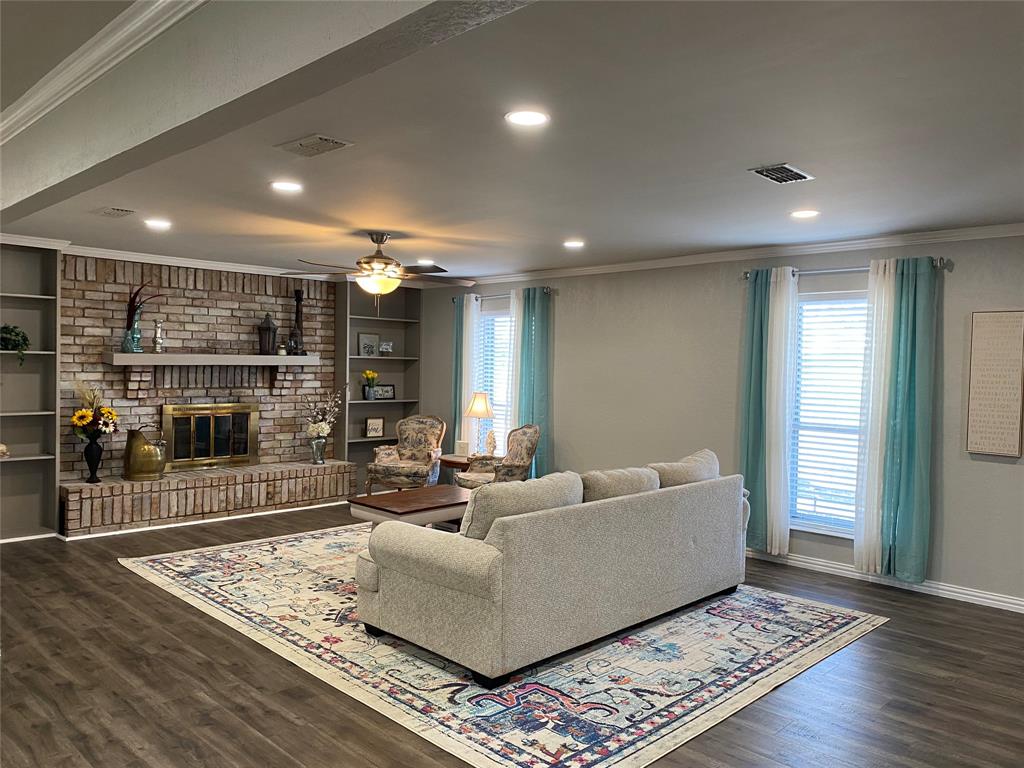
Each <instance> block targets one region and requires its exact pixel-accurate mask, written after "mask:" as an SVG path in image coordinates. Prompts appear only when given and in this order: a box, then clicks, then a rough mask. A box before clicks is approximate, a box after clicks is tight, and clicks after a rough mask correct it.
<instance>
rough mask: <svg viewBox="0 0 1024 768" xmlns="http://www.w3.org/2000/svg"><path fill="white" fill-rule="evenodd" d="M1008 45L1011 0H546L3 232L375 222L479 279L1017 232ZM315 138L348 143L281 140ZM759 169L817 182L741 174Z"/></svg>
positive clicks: (409, 247)
mask: <svg viewBox="0 0 1024 768" xmlns="http://www.w3.org/2000/svg"><path fill="white" fill-rule="evenodd" d="M5 5H6V3H5ZM1022 41H1024V4H1019V3H991V4H988V3H859V2H855V3H660V2H655V3H640V2H629V3H578V2H569V3H558V2H541V3H537V4H535V5H531V6H528V7H526V8H525V9H523V10H520V11H517V12H515V13H512V14H510V15H508V16H505V17H503V18H501V19H499V20H497V21H494V22H491V23H489V24H486V25H484V26H482V27H479V28H477V29H475V30H473V31H471V32H468V33H466V34H464V35H461V36H459V37H456V38H454V39H452V40H450V41H448V42H446V43H444V44H441V45H438V46H435V47H433V48H431V49H428V50H425V51H422V52H420V53H417V54H415V55H413V56H410V57H409V58H406V59H404V60H401V61H399V62H397V63H395V64H393V65H391V66H389V67H387V68H385V69H382V70H380V71H378V72H376V73H374V74H372V75H369V76H366V77H363V78H361V79H359V80H356V81H354V82H352V83H350V84H348V85H345V86H343V87H341V88H337V89H335V90H333V91H329V92H328V93H326V94H325V95H323V96H321V97H318V98H314V99H311V100H309V101H306V102H304V103H302V104H299V105H298V106H296V107H293V108H291V109H288V110H286V111H284V112H281V113H278V114H276V115H274V116H272V117H269V118H267V119H265V120H262V121H260V122H258V123H255V124H252V125H250V126H248V127H246V128H244V129H242V130H239V131H236V132H234V133H231V134H228V135H226V136H223V137H221V138H220V139H217V140H215V141H212V142H210V143H208V144H205V145H203V146H200V147H197V148H195V149H192V150H189V151H186V152H183V153H181V154H179V155H176V156H174V157H171V158H168V159H166V160H163V161H161V162H158V163H155V164H153V165H151V166H148V167H146V168H144V169H141V170H139V171H136V172H134V173H131V174H129V175H126V176H124V177H122V178H120V179H117V180H115V181H113V182H110V183H107V184H104V185H102V186H100V187H97V188H95V189H92V190H89V191H87V192H84V193H81V194H79V195H77V196H75V197H72V198H70V199H68V200H66V201H64V202H61V203H59V204H57V205H54V206H52V207H51V208H48V209H44V210H42V211H39V212H37V213H35V214H32V215H31V216H28V217H26V218H23V219H21V220H18V221H16V222H11V223H9V224H5V227H6V229H7V230H9V231H11V232H15V233H18V234H27V235H37V236H41V237H52V238H61V239H69V240H72V241H73V242H75V243H76V244H79V245H88V246H93V247H102V248H113V249H121V250H129V251H139V252H146V253H160V254H165V255H171V256H180V257H191V258H203V259H211V260H217V261H231V262H238V263H244V264H256V265H266V266H281V267H292V266H296V265H297V259H299V258H315V259H320V260H332V261H334V260H336V261H337V263H339V264H341V263H345V264H351V262H352V261H353V260H354V259H355V258H357V257H359V256H362V255H365V254H366V253H368V252H369V251H370V250H371V249H370V246H369V243H368V241H367V240H366V239H365V237H362V236H360V235H358V234H353V233H354V232H357V231H358V230H365V229H376V228H379V229H386V230H391V231H397V232H399V233H404V234H405V235H406V237H404V238H401V239H396V241H395V242H393V243H392V244H391V247H390V249H387V248H386V249H385V252H386V253H389V254H390V255H392V256H394V257H396V258H398V259H399V260H402V261H403V262H406V263H409V262H411V261H413V260H414V259H415V258H423V257H429V258H433V259H435V260H436V261H437V262H438V263H440V264H442V265H444V266H445V267H447V268H448V269H449V270H450V271H451V272H453V273H454V274H457V275H466V276H485V275H494V274H506V273H511V272H520V271H525V270H537V269H548V268H562V267H575V266H585V265H595V264H605V263H619V262H627V261H634V260H647V259H653V258H661V257H671V256H679V255H685V254H687V253H696V252H707V251H713V250H726V249H733V248H741V247H748V246H760V245H772V244H787V243H801V242H817V241H826V240H835V239H843V238H858V237H868V236H874V235H882V234H890V233H900V232H917V231H923V230H933V229H946V228H958V227H970V226H980V225H990V224H1002V223H1012V222H1021V221H1024V181H1022V180H1024V66H1022V65H1024V42H1022ZM128 64H129V65H130V62H128ZM530 106H534V107H538V108H541V109H543V110H545V111H547V112H549V113H550V114H551V124H550V125H549V126H547V127H545V128H543V129H540V130H536V129H534V130H524V129H512V128H511V127H510V126H508V125H506V124H505V122H504V121H503V119H502V116H503V114H504V113H505V112H507V111H508V110H510V109H514V108H522V107H530ZM312 132H321V133H325V134H327V135H329V136H334V137H336V138H341V139H344V140H347V141H352V142H354V146H353V147H351V148H348V149H344V150H340V151H337V152H334V153H331V154H328V155H324V156H322V157H319V158H314V159H304V158H299V157H294V156H292V155H289V154H287V153H285V152H283V151H282V150H280V149H275V148H274V145H275V144H279V143H281V142H284V141H287V140H290V139H295V138H298V137H300V136H304V135H306V134H309V133H312ZM776 162H790V163H793V164H795V165H796V166H798V167H799V168H801V169H803V170H805V171H807V172H809V173H811V174H812V175H814V176H816V177H817V178H816V179H815V180H814V181H809V182H802V183H798V184H792V185H787V186H778V185H774V184H772V183H770V182H768V181H765V180H763V179H760V178H758V177H756V176H754V175H752V174H750V173H748V172H747V169H748V168H751V167H754V166H758V165H763V164H767V163H776ZM273 179H294V180H297V181H300V182H302V183H303V184H304V185H305V191H304V192H303V193H302V194H301V195H298V196H294V197H284V196H281V195H277V194H274V193H272V192H271V191H270V190H269V188H268V184H269V182H270V181H271V180H273ZM105 206H118V207H126V208H131V209H133V210H136V211H138V214H137V215H135V216H131V217H127V218H123V219H109V218H104V217H101V216H97V215H95V214H94V213H91V212H92V211H95V210H96V209H98V208H102V207H105ZM798 208H815V209H819V210H821V212H822V213H821V216H820V217H818V218H817V219H814V220H810V221H794V220H793V219H791V218H790V217H789V215H788V214H789V212H790V211H792V210H794V209H798ZM148 216H161V217H166V218H168V219H170V220H172V221H173V222H174V227H173V229H172V230H171V231H170V232H168V233H165V234H157V233H153V232H150V231H148V230H147V229H145V227H143V226H142V221H141V220H142V219H143V218H145V217H148ZM570 236H579V237H583V238H585V239H586V241H587V247H586V248H584V249H583V250H581V251H578V252H567V251H565V250H564V249H563V248H562V247H561V243H562V241H563V240H564V239H565V238H567V237H570Z"/></svg>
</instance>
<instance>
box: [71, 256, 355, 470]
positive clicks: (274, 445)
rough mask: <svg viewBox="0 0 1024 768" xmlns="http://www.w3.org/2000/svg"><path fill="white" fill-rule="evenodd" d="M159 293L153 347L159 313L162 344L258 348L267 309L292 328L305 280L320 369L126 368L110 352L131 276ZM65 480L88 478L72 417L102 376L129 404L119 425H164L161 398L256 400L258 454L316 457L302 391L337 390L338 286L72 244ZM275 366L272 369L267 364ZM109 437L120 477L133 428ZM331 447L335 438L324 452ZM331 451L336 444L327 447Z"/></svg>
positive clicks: (113, 400) (150, 310) (149, 320)
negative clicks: (80, 251)
mask: <svg viewBox="0 0 1024 768" xmlns="http://www.w3.org/2000/svg"><path fill="white" fill-rule="evenodd" d="M143 282H149V283H150V285H149V286H148V287H147V288H146V290H145V291H144V293H145V295H150V294H156V293H162V294H167V295H166V296H164V297H163V298H159V299H155V300H154V301H152V302H150V303H148V304H147V305H146V307H145V309H144V311H143V314H142V330H143V340H142V344H143V347H144V348H145V349H146V350H147V351H149V350H151V348H152V338H153V321H154V320H158V319H159V320H162V321H163V328H164V336H165V352H166V353H168V354H174V353H179V354H181V353H209V352H215V351H216V352H228V353H237V354H255V352H256V351H257V347H258V336H257V332H256V327H257V325H258V324H259V322H260V321H261V320H262V319H263V315H264V313H266V312H269V313H270V316H271V317H272V318H273V319H274V321H275V322H276V323H277V324H278V326H279V327H280V329H281V332H280V333H279V338H280V337H281V336H286V335H287V332H288V329H289V328H290V327H291V325H292V318H293V316H294V312H295V302H294V291H295V290H296V289H297V288H301V289H302V290H303V292H304V294H305V301H304V303H303V314H304V319H305V322H304V325H305V346H306V350H307V351H308V352H311V353H316V354H319V355H320V357H321V365H320V366H318V367H315V368H284V369H281V370H280V372H277V371H276V369H268V368H260V367H255V366H202V365H195V366H156V367H139V368H121V367H115V366H111V365H108V364H106V363H104V362H103V354H104V352H108V353H109V352H110V351H111V350H115V349H117V346H118V344H119V340H120V333H121V330H122V329H123V327H124V312H125V303H126V302H127V300H128V293H129V290H130V286H133V285H134V286H138V285H140V284H141V283H143ZM61 304H62V316H63V318H64V319H63V325H62V326H61V361H60V371H61V419H62V424H63V425H64V431H63V432H62V435H61V467H60V469H61V481H62V482H73V481H75V480H80V479H82V478H84V477H85V474H84V473H85V462H84V460H83V459H82V444H81V442H80V441H78V440H77V439H76V438H75V437H74V435H73V434H72V433H71V429H70V426H68V419H69V418H70V416H71V414H72V412H73V411H74V409H75V407H76V406H77V404H78V400H77V398H76V396H75V392H74V389H73V384H74V382H75V380H83V381H86V382H89V383H93V384H96V385H97V386H99V387H100V389H101V390H102V391H103V393H104V396H105V397H106V398H107V400H108V402H109V404H111V405H112V406H113V407H114V408H116V409H117V411H118V413H119V414H120V415H121V420H122V422H121V423H122V426H123V429H128V428H132V427H138V426H141V425H144V424H160V423H161V422H162V408H163V406H164V405H165V404H170V405H189V404H201V403H202V404H208V403H245V404H249V405H252V406H255V407H256V408H257V409H258V415H259V419H260V432H259V438H258V455H259V461H260V463H261V464H272V463H279V462H291V461H304V460H308V459H309V455H310V454H309V447H308V442H307V440H306V438H305V435H304V427H305V423H304V422H303V420H302V414H301V410H300V404H301V402H302V397H303V395H306V394H309V395H313V394H316V393H319V392H321V391H323V390H333V388H334V383H335V378H334V375H335V371H334V285H333V284H332V283H327V282H321V281H316V280H297V279H293V278H285V277H277V276H272V275H255V274H242V273H237V272H223V271H219V270H207V269H192V268H186V267H171V266H164V265H158V264H141V263H137V262H128V261H118V260H113V259H100V258H93V257H84V256H73V255H65V256H64V263H63V273H62V280H61ZM271 371H274V373H275V374H276V375H274V374H272V373H271ZM112 437H113V439H107V440H105V441H104V458H103V466H102V469H101V471H100V475H101V477H111V478H114V477H120V475H121V467H122V463H121V456H122V453H123V452H124V442H125V434H124V432H122V433H121V434H119V435H113V436H112ZM331 450H332V446H331V445H330V444H328V451H329V452H330V451H331ZM328 455H329V456H330V453H328Z"/></svg>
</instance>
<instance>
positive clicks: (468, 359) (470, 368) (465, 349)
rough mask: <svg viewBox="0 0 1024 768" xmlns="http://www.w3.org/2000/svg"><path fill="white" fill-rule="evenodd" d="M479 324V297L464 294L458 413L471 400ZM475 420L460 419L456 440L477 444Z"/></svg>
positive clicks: (472, 294)
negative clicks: (460, 387) (460, 389)
mask: <svg viewBox="0 0 1024 768" xmlns="http://www.w3.org/2000/svg"><path fill="white" fill-rule="evenodd" d="M479 323H480V296H479V295H478V294H475V293H468V294H466V303H465V308H464V309H463V311H462V403H461V404H460V405H459V411H460V413H461V412H462V411H465V410H466V408H467V407H468V406H469V401H470V400H471V399H472V398H473V378H474V375H475V372H476V360H475V357H476V329H477V326H478V325H479ZM477 422H478V420H477V419H467V418H465V417H464V418H463V419H462V434H461V435H456V436H455V439H456V440H465V441H466V442H468V443H469V445H470V451H471V452H472V450H473V446H475V445H476V444H477V434H476V433H477V427H478V423H477Z"/></svg>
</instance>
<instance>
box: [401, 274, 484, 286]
mask: <svg viewBox="0 0 1024 768" xmlns="http://www.w3.org/2000/svg"><path fill="white" fill-rule="evenodd" d="M404 279H405V280H415V281H417V282H420V283H433V284H435V285H447V286H448V287H450V288H457V287H459V286H462V287H464V288H469V287H471V286H474V285H476V280H467V279H466V278H463V277H442V276H441V275H438V276H437V277H434V276H432V275H410V274H407V275H406V276H405V278H404Z"/></svg>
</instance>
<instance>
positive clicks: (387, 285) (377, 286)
mask: <svg viewBox="0 0 1024 768" xmlns="http://www.w3.org/2000/svg"><path fill="white" fill-rule="evenodd" d="M401 284H402V281H401V280H400V279H399V278H397V277H389V276H388V275H386V274H383V273H380V272H374V273H371V274H369V275H359V276H358V277H356V285H358V286H359V287H360V288H362V289H363V290H364V291H366V292H367V293H369V294H371V295H373V296H383V295H385V294H388V293H391V292H392V291H394V290H395V289H397V288H398V286H400V285H401Z"/></svg>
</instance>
